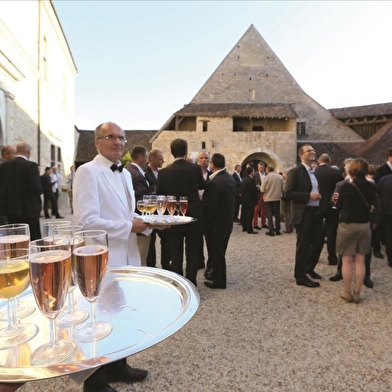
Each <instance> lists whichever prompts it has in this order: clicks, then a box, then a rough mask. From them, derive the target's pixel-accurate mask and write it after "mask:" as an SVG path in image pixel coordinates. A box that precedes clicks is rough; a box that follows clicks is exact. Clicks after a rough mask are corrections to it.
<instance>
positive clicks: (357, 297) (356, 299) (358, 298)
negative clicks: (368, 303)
mask: <svg viewBox="0 0 392 392" xmlns="http://www.w3.org/2000/svg"><path fill="white" fill-rule="evenodd" d="M353 300H354V302H355V303H356V304H359V303H360V302H361V293H360V292H359V291H356V292H354V293H353Z"/></svg>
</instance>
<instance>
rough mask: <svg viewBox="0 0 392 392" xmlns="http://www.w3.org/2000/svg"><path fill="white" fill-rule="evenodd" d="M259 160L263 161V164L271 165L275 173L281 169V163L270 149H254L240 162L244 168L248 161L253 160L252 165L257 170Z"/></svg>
mask: <svg viewBox="0 0 392 392" xmlns="http://www.w3.org/2000/svg"><path fill="white" fill-rule="evenodd" d="M260 161H261V162H263V163H264V164H265V166H267V165H272V166H273V167H274V169H275V172H277V173H279V172H281V171H283V164H282V162H281V160H280V158H279V157H278V156H277V155H276V154H275V153H273V152H271V151H268V152H267V151H255V152H252V153H250V154H249V155H248V156H247V157H246V158H245V159H244V160H243V161H242V163H241V167H242V170H244V169H245V167H246V164H247V163H248V162H253V165H254V167H255V169H256V170H257V163H258V162H260Z"/></svg>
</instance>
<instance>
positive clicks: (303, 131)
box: [297, 122, 306, 136]
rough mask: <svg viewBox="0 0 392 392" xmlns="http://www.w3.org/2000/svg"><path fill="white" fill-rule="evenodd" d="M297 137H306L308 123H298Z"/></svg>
mask: <svg viewBox="0 0 392 392" xmlns="http://www.w3.org/2000/svg"><path fill="white" fill-rule="evenodd" d="M297 135H298V136H301V135H306V122H298V123H297Z"/></svg>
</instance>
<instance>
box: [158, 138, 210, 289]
mask: <svg viewBox="0 0 392 392" xmlns="http://www.w3.org/2000/svg"><path fill="white" fill-rule="evenodd" d="M170 151H171V153H172V155H173V157H174V162H173V163H172V164H171V165H169V166H167V167H165V168H163V169H161V170H160V171H159V176H158V181H157V194H160V195H174V196H175V197H177V198H178V197H180V196H187V197H188V211H187V215H188V216H192V217H194V218H196V219H197V220H196V221H195V222H193V223H190V224H187V225H179V226H172V227H171V228H170V229H168V231H167V234H168V235H167V237H168V238H167V241H168V244H169V246H170V258H171V265H170V269H171V270H172V271H174V272H177V273H178V274H180V275H182V274H183V253H184V240H185V253H186V272H185V277H186V278H187V279H189V280H190V281H191V282H192V283H193V284H194V285H195V286H196V276H197V271H198V268H199V265H200V263H201V259H202V255H201V252H200V248H201V247H200V243H201V241H202V237H201V236H202V230H203V211H202V205H201V201H200V198H199V192H198V191H199V189H204V188H205V186H206V182H205V180H204V178H203V176H202V173H201V169H200V166H198V165H196V164H194V163H191V162H188V161H187V160H186V157H187V154H188V143H187V142H186V141H185V140H183V139H175V140H173V141H172V142H171V144H170ZM165 240H166V235H165Z"/></svg>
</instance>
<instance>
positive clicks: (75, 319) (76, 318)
mask: <svg viewBox="0 0 392 392" xmlns="http://www.w3.org/2000/svg"><path fill="white" fill-rule="evenodd" d="M87 319H88V312H86V311H85V310H74V311H72V312H71V313H63V314H60V316H59V317H57V326H58V327H71V326H72V325H77V324H82V323H83V322H85V321H86V320H87Z"/></svg>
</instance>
